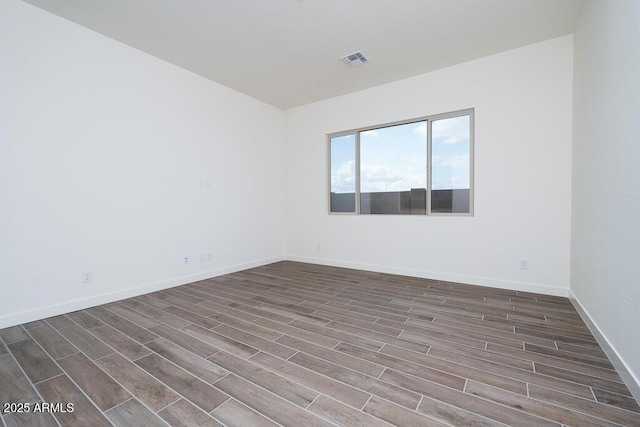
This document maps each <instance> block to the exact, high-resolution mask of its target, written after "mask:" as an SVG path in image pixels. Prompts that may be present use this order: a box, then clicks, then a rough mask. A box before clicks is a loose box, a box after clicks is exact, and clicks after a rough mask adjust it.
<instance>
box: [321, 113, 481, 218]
mask: <svg viewBox="0 0 640 427" xmlns="http://www.w3.org/2000/svg"><path fill="white" fill-rule="evenodd" d="M329 165H330V166H329V169H330V185H329V187H330V195H329V212H331V213H352V214H353V213H357V214H400V215H426V214H430V215H438V214H459V215H471V214H472V213H473V110H464V111H457V112H454V113H447V114H440V115H437V116H430V117H424V118H420V119H414V120H408V121H404V122H400V123H394V124H389V125H382V126H376V127H370V128H363V129H357V130H353V131H347V132H340V133H336V134H331V135H329Z"/></svg>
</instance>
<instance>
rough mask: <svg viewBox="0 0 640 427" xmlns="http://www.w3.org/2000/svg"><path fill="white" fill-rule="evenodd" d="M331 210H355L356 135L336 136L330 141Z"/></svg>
mask: <svg viewBox="0 0 640 427" xmlns="http://www.w3.org/2000/svg"><path fill="white" fill-rule="evenodd" d="M330 151H331V160H330V162H331V207H330V209H331V212H355V211H356V137H355V135H353V134H352V135H344V136H336V137H333V138H331V141H330Z"/></svg>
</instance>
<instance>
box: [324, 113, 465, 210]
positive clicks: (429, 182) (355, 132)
mask: <svg viewBox="0 0 640 427" xmlns="http://www.w3.org/2000/svg"><path fill="white" fill-rule="evenodd" d="M474 115H475V109H473V108H467V109H464V110H457V111H451V112H448V113H442V114H434V115H430V116H424V117H418V118H413V119H409V120H401V121H396V122H390V123H385V124H380V125H375V126H366V127H362V128H357V129H350V130H347V131H341V132H334V133H330V134H328V135H327V171H328V173H327V176H328V186H327V191H326V194H327V210H328V213H329V214H330V215H360V214H361V213H360V134H361V133H362V132H366V131H372V130H376V129H381V128H386V127H390V126H397V125H404V124H409V123H415V122H421V121H426V122H427V138H426V139H427V140H426V144H427V162H426V163H427V164H426V165H425V168H426V173H427V182H426V186H427V188H426V190H427V192H426V198H427V200H426V213H425V215H424V216H447V217H450V216H463V217H465V216H466V217H469V216H474V187H475V184H474V175H475V173H474V163H475V155H474V152H475V141H474V140H475V129H474ZM460 116H469V212H431V191H432V189H431V185H432V177H431V160H432V140H431V126H432V123H433V122H434V121H436V120H442V119H449V118H454V117H460ZM346 135H354V137H355V155H354V160H355V180H356V182H355V209H354V212H332V211H331V139H332V138H336V137H340V136H346ZM367 215H374V216H375V215H407V214H367Z"/></svg>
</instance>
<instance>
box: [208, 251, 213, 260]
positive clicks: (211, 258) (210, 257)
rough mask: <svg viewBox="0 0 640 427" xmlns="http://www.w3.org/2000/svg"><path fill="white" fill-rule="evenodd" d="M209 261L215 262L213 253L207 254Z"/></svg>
mask: <svg viewBox="0 0 640 427" xmlns="http://www.w3.org/2000/svg"><path fill="white" fill-rule="evenodd" d="M207 261H213V254H212V253H211V252H207Z"/></svg>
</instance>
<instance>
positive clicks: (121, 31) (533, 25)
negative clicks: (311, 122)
mask: <svg viewBox="0 0 640 427" xmlns="http://www.w3.org/2000/svg"><path fill="white" fill-rule="evenodd" d="M25 1H26V2H28V3H31V4H33V5H36V6H38V7H41V8H42V9H45V10H48V11H50V12H53V13H55V14H57V15H59V16H62V17H64V18H66V19H69V20H71V21H74V22H76V23H78V24H81V25H83V26H85V27H87V28H90V29H92V30H94V31H97V32H99V33H102V34H104V35H106V36H108V37H111V38H113V39H116V40H119V41H121V42H123V43H125V44H127V45H130V46H133V47H135V48H137V49H140V50H142V51H145V52H147V53H149V54H151V55H154V56H156V57H158V58H161V59H163V60H166V61H168V62H171V63H173V64H175V65H178V66H180V67H182V68H185V69H187V70H191V71H193V72H194V73H197V74H200V75H202V76H204V77H206V78H208V79H211V80H213V81H216V82H218V83H221V84H223V85H225V86H228V87H230V88H233V89H235V90H237V91H239V92H242V93H245V94H247V95H250V96H252V97H254V98H257V99H259V100H262V101H264V102H266V103H269V104H271V105H274V106H276V107H278V108H282V109H287V108H291V107H295V106H299V105H303V104H307V103H310V102H314V101H319V100H322V99H326V98H330V97H333V96H337V95H342V94H345V93H349V92H353V91H357V90H361V89H366V88H369V87H373V86H377V85H380V84H384V83H388V82H391V81H394V80H399V79H402V78H406V77H411V76H414V75H418V74H422V73H425V72H428V71H433V70H436V69H439V68H443V67H447V66H450V65H453V64H457V63H461V62H465V61H469V60H472V59H475V58H479V57H482V56H486V55H490V54H493V53H498V52H502V51H505V50H508V49H513V48H516V47H519V46H524V45H527V44H531V43H535V42H538V41H542V40H547V39H550V38H554V37H559V36H562V35H566V34H570V33H572V32H573V28H574V23H575V19H576V15H577V13H578V11H579V8H580V7H581V5H582V0H25ZM356 50H362V51H363V52H364V53H365V54H366V55H367V57H368V58H369V60H370V62H369V63H368V64H366V65H362V66H360V67H356V68H348V67H346V66H345V65H344V64H343V63H342V62H341V61H340V60H339V58H340V57H341V56H344V55H346V54H348V53H352V52H354V51H356Z"/></svg>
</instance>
